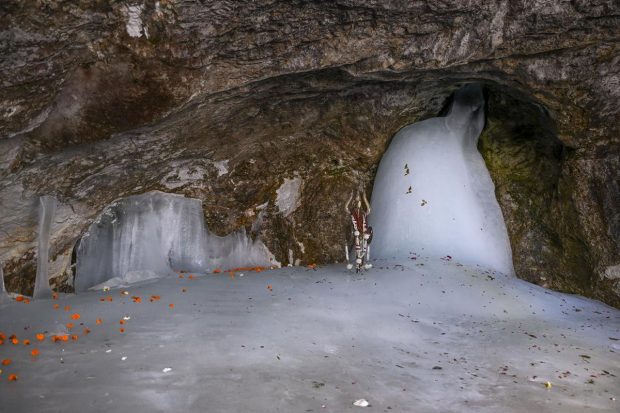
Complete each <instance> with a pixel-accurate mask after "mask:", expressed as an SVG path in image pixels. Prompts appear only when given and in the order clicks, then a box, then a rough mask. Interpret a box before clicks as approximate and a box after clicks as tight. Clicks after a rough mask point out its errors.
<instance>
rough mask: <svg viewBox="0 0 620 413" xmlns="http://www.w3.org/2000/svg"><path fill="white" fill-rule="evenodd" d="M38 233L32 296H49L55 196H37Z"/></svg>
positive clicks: (50, 293)
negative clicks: (50, 249) (35, 271)
mask: <svg viewBox="0 0 620 413" xmlns="http://www.w3.org/2000/svg"><path fill="white" fill-rule="evenodd" d="M39 203H40V205H39V234H38V250H37V276H36V279H35V282H34V294H33V295H32V296H33V298H37V299H38V298H51V297H52V289H51V288H50V283H49V248H50V245H49V244H50V232H51V230H52V224H53V220H54V213H55V212H56V198H54V197H53V196H49V195H44V196H42V197H40V198H39Z"/></svg>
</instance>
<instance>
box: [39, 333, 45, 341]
mask: <svg viewBox="0 0 620 413" xmlns="http://www.w3.org/2000/svg"><path fill="white" fill-rule="evenodd" d="M37 340H39V341H43V340H45V334H42V333H39V334H37Z"/></svg>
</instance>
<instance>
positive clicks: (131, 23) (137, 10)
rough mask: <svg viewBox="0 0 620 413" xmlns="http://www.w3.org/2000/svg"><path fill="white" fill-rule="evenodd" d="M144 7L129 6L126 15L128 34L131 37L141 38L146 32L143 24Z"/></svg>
mask: <svg viewBox="0 0 620 413" xmlns="http://www.w3.org/2000/svg"><path fill="white" fill-rule="evenodd" d="M143 7H144V6H142V5H139V6H138V5H133V6H127V9H126V14H125V16H126V17H127V24H126V26H125V27H126V29H127V34H128V35H129V36H131V37H141V36H142V33H143V31H144V25H143V23H142V16H141V15H142V8H143Z"/></svg>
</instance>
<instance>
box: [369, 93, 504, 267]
mask: <svg viewBox="0 0 620 413" xmlns="http://www.w3.org/2000/svg"><path fill="white" fill-rule="evenodd" d="M483 127H484V97H483V94H482V88H481V87H480V85H476V84H471V85H466V86H464V87H462V88H461V89H459V90H458V91H457V92H456V93H455V95H454V100H453V103H452V106H451V108H450V111H449V113H448V115H447V116H446V117H438V118H432V119H428V120H425V121H422V122H418V123H415V124H412V125H409V126H406V127H404V128H403V129H401V130H400V131H399V132H398V133H397V134H396V136H394V138H393V140H392V142H391V144H390V146H389V148H388V150H387V151H386V153H385V155H384V156H383V158H382V159H381V163H380V165H379V169H378V171H377V176H376V178H375V184H374V188H373V193H372V201H371V204H372V208H373V214H372V215H371V216H370V217H369V220H370V223H371V225H372V226H373V228H374V241H373V248H374V253H375V255H376V256H377V257H380V258H390V257H406V256H408V255H409V254H410V253H411V252H416V253H418V254H422V255H429V256H435V257H444V256H446V255H450V256H452V257H453V258H454V259H456V260H459V261H460V262H463V263H468V264H480V265H483V266H486V267H489V268H492V269H495V270H498V271H501V272H503V273H506V274H514V270H513V266H512V253H511V249H510V243H509V239H508V234H507V231H506V225H505V223H504V219H503V215H502V212H501V210H500V208H499V205H498V203H497V200H496V199H495V187H494V185H493V182H492V181H491V177H490V175H489V172H488V170H487V169H486V165H485V164H484V160H483V159H482V156H481V155H480V153H479V152H478V150H477V143H478V137H479V136H480V133H481V131H482V129H483Z"/></svg>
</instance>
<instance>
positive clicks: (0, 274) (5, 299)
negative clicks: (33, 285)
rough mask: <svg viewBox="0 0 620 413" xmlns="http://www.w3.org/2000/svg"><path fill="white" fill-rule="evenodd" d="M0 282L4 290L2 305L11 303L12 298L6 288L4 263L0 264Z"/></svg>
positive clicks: (1, 294)
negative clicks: (3, 270)
mask: <svg viewBox="0 0 620 413" xmlns="http://www.w3.org/2000/svg"><path fill="white" fill-rule="evenodd" d="M0 282H1V283H2V290H0V304H2V303H8V302H9V301H11V298H10V297H9V294H8V293H7V292H6V287H5V286H4V273H3V272H2V263H0Z"/></svg>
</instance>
